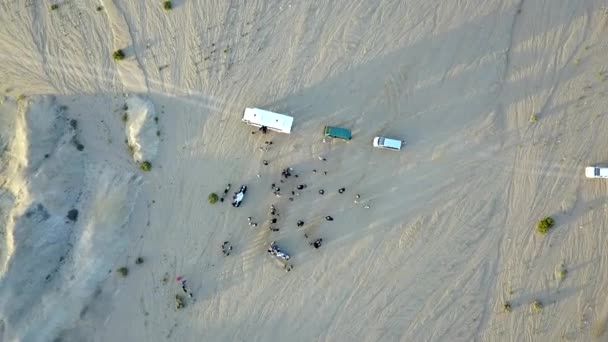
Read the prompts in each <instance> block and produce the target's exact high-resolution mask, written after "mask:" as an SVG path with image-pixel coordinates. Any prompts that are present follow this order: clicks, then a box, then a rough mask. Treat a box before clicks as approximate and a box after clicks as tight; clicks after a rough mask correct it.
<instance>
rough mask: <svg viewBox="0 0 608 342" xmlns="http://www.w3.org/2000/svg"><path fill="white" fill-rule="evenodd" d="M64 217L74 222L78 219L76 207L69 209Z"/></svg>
mask: <svg viewBox="0 0 608 342" xmlns="http://www.w3.org/2000/svg"><path fill="white" fill-rule="evenodd" d="M66 217H67V219H68V220H70V221H72V222H76V221H77V220H78V209H70V210H69V211H68V214H67V215H66Z"/></svg>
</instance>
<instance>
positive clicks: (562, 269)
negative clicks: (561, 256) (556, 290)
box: [555, 264, 568, 280]
mask: <svg viewBox="0 0 608 342" xmlns="http://www.w3.org/2000/svg"><path fill="white" fill-rule="evenodd" d="M567 274H568V270H567V269H566V266H565V265H563V264H561V265H559V267H558V268H557V270H555V278H556V279H557V280H564V278H566V275H567Z"/></svg>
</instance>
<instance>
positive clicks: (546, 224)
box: [536, 216, 555, 235]
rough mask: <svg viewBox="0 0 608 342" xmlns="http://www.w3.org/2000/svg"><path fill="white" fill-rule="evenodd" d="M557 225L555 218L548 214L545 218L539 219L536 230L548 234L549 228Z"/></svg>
mask: <svg viewBox="0 0 608 342" xmlns="http://www.w3.org/2000/svg"><path fill="white" fill-rule="evenodd" d="M553 225H555V220H553V218H551V216H547V217H545V218H544V219H542V220H540V221H538V223H537V225H536V230H537V231H538V232H539V233H541V234H543V235H544V234H547V232H548V231H549V229H550V228H551V227H553Z"/></svg>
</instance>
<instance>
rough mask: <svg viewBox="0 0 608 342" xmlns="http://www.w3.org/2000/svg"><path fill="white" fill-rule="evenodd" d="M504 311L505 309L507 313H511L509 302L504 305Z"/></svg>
mask: <svg viewBox="0 0 608 342" xmlns="http://www.w3.org/2000/svg"><path fill="white" fill-rule="evenodd" d="M502 309H503V310H504V311H505V312H511V303H509V302H504V303H503V304H502Z"/></svg>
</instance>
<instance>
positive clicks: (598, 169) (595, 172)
mask: <svg viewBox="0 0 608 342" xmlns="http://www.w3.org/2000/svg"><path fill="white" fill-rule="evenodd" d="M585 176H586V177H587V178H608V167H607V166H587V167H586V168H585Z"/></svg>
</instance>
